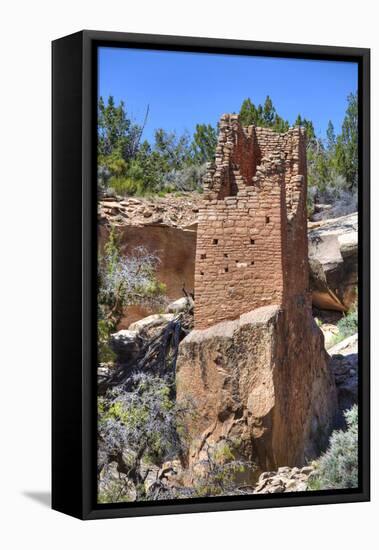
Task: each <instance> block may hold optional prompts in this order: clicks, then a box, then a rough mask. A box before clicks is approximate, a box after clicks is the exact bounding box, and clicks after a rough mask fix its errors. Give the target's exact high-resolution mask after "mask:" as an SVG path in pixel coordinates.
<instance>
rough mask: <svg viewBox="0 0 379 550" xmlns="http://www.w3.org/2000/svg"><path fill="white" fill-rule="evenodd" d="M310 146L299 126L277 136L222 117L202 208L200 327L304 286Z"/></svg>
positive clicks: (275, 300)
mask: <svg viewBox="0 0 379 550" xmlns="http://www.w3.org/2000/svg"><path fill="white" fill-rule="evenodd" d="M305 141H306V138H305V132H304V129H301V128H299V127H297V128H291V129H290V130H289V131H288V132H285V133H282V134H280V133H277V132H274V131H272V130H271V129H268V128H257V127H255V126H248V127H243V126H242V125H241V123H240V121H239V117H238V115H233V114H231V115H223V116H222V117H221V119H220V123H219V137H218V145H217V150H216V158H215V162H214V164H212V165H210V166H209V168H208V171H207V174H206V176H205V178H204V200H203V201H202V203H201V204H200V208H199V220H198V230H197V245H196V261H195V297H196V307H195V327H196V328H199V329H200V328H207V327H209V326H212V325H214V324H215V323H219V322H221V321H224V320H229V319H236V318H237V317H238V316H239V315H240V314H241V313H246V312H248V311H251V310H252V309H254V308H258V307H261V306H266V305H271V304H278V305H279V304H282V303H283V300H286V299H287V298H288V296H289V295H290V294H293V295H295V294H299V293H300V292H304V290H305V288H306V287H307V285H308V267H307V262H306V258H307V237H306V209H305V200H306V143H305ZM289 255H290V256H291V261H290V262H289ZM294 266H296V268H295V269H294ZM295 273H296V276H295Z"/></svg>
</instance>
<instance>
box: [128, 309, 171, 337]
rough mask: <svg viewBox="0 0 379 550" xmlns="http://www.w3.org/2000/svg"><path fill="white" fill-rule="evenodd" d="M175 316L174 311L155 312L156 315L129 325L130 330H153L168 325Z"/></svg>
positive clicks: (138, 331)
mask: <svg viewBox="0 0 379 550" xmlns="http://www.w3.org/2000/svg"><path fill="white" fill-rule="evenodd" d="M174 317H175V315H174V314H173V313H155V314H154V315H149V316H148V317H144V318H143V319H140V320H139V321H136V322H134V323H132V324H131V325H129V331H131V332H134V331H135V332H137V333H140V332H141V331H144V332H151V331H153V330H154V329H160V328H162V327H163V326H165V325H167V323H169V322H170V321H172V320H173V319H174Z"/></svg>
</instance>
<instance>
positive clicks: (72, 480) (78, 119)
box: [52, 30, 370, 519]
mask: <svg viewBox="0 0 379 550" xmlns="http://www.w3.org/2000/svg"><path fill="white" fill-rule="evenodd" d="M99 46H115V47H130V48H144V49H158V50H173V51H188V52H214V53H223V54H239V55H260V56H262V55H264V56H271V57H286V58H301V59H318V60H320V59H323V60H334V61H336V60H337V61H354V62H356V63H358V73H359V77H358V80H359V88H358V96H359V137H360V139H359V176H360V188H359V197H358V199H359V212H358V220H359V317H358V318H359V407H360V408H359V461H360V484H359V488H358V489H354V490H348V489H346V490H338V491H312V492H308V493H286V494H276V495H256V496H248V497H219V498H218V497H217V498H216V497H214V498H207V499H201V498H197V499H191V500H183V501H182V500H178V501H159V502H139V503H126V504H114V505H99V504H96V368H95V364H96V269H97V265H96V263H97V252H96V245H97V239H96V231H97V227H96V225H97V189H96V184H95V183H94V182H95V181H96V124H97V122H96V118H97V100H96V98H97V48H98V47H99ZM52 61H53V66H52V96H53V107H52V111H53V112H52V115H53V123H52V140H53V145H52V156H53V169H52V180H53V197H52V212H53V225H52V233H53V250H52V257H53V265H52V278H53V291H52V348H53V353H52V377H53V379H52V380H53V381H52V507H53V509H55V510H58V511H60V512H64V513H66V514H69V515H72V516H75V517H77V518H81V519H97V518H116V517H126V516H145V515H155V514H178V513H192V512H206V511H219V510H242V509H253V508H267V507H280V506H302V505H314V504H331V503H342V502H361V501H368V500H369V499H370V256H369V254H370V50H369V49H362V48H350V47H349V48H347V47H335V46H315V45H301V44H284V43H266V42H253V41H242V40H224V39H221V40H220V39H210V38H192V37H191V38H190V37H180V36H159V35H144V34H131V33H118V32H102V31H90V30H85V31H81V32H78V33H76V34H72V35H70V36H66V37H64V38H61V39H58V40H56V41H54V42H53V43H52Z"/></svg>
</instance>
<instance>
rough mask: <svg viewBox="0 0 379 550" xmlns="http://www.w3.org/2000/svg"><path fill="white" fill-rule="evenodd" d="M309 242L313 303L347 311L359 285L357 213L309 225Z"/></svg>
mask: <svg viewBox="0 0 379 550" xmlns="http://www.w3.org/2000/svg"><path fill="white" fill-rule="evenodd" d="M308 241H309V266H310V282H311V289H312V301H313V304H314V305H315V306H316V307H318V308H319V309H334V310H337V311H347V310H348V309H349V308H350V307H351V305H352V304H353V303H354V302H355V300H356V287H357V284H358V214H357V213H354V214H349V215H348V216H343V217H341V218H336V219H331V220H325V221H320V222H315V223H310V224H309V231H308Z"/></svg>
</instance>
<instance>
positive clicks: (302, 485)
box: [254, 465, 314, 494]
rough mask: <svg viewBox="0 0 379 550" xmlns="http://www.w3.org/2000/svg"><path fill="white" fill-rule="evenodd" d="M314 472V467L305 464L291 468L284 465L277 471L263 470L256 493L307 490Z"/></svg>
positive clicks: (255, 489)
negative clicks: (301, 466)
mask: <svg viewBox="0 0 379 550" xmlns="http://www.w3.org/2000/svg"><path fill="white" fill-rule="evenodd" d="M313 472H314V467H313V466H311V465H309V466H304V467H303V468H301V469H300V468H297V467H294V468H289V467H288V466H282V467H280V468H278V470H277V471H276V472H263V474H261V475H260V476H259V480H258V483H257V484H256V486H255V488H254V493H255V494H258V493H260V494H264V493H290V492H299V491H307V489H308V479H309V478H310V476H311V475H312V473H313Z"/></svg>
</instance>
